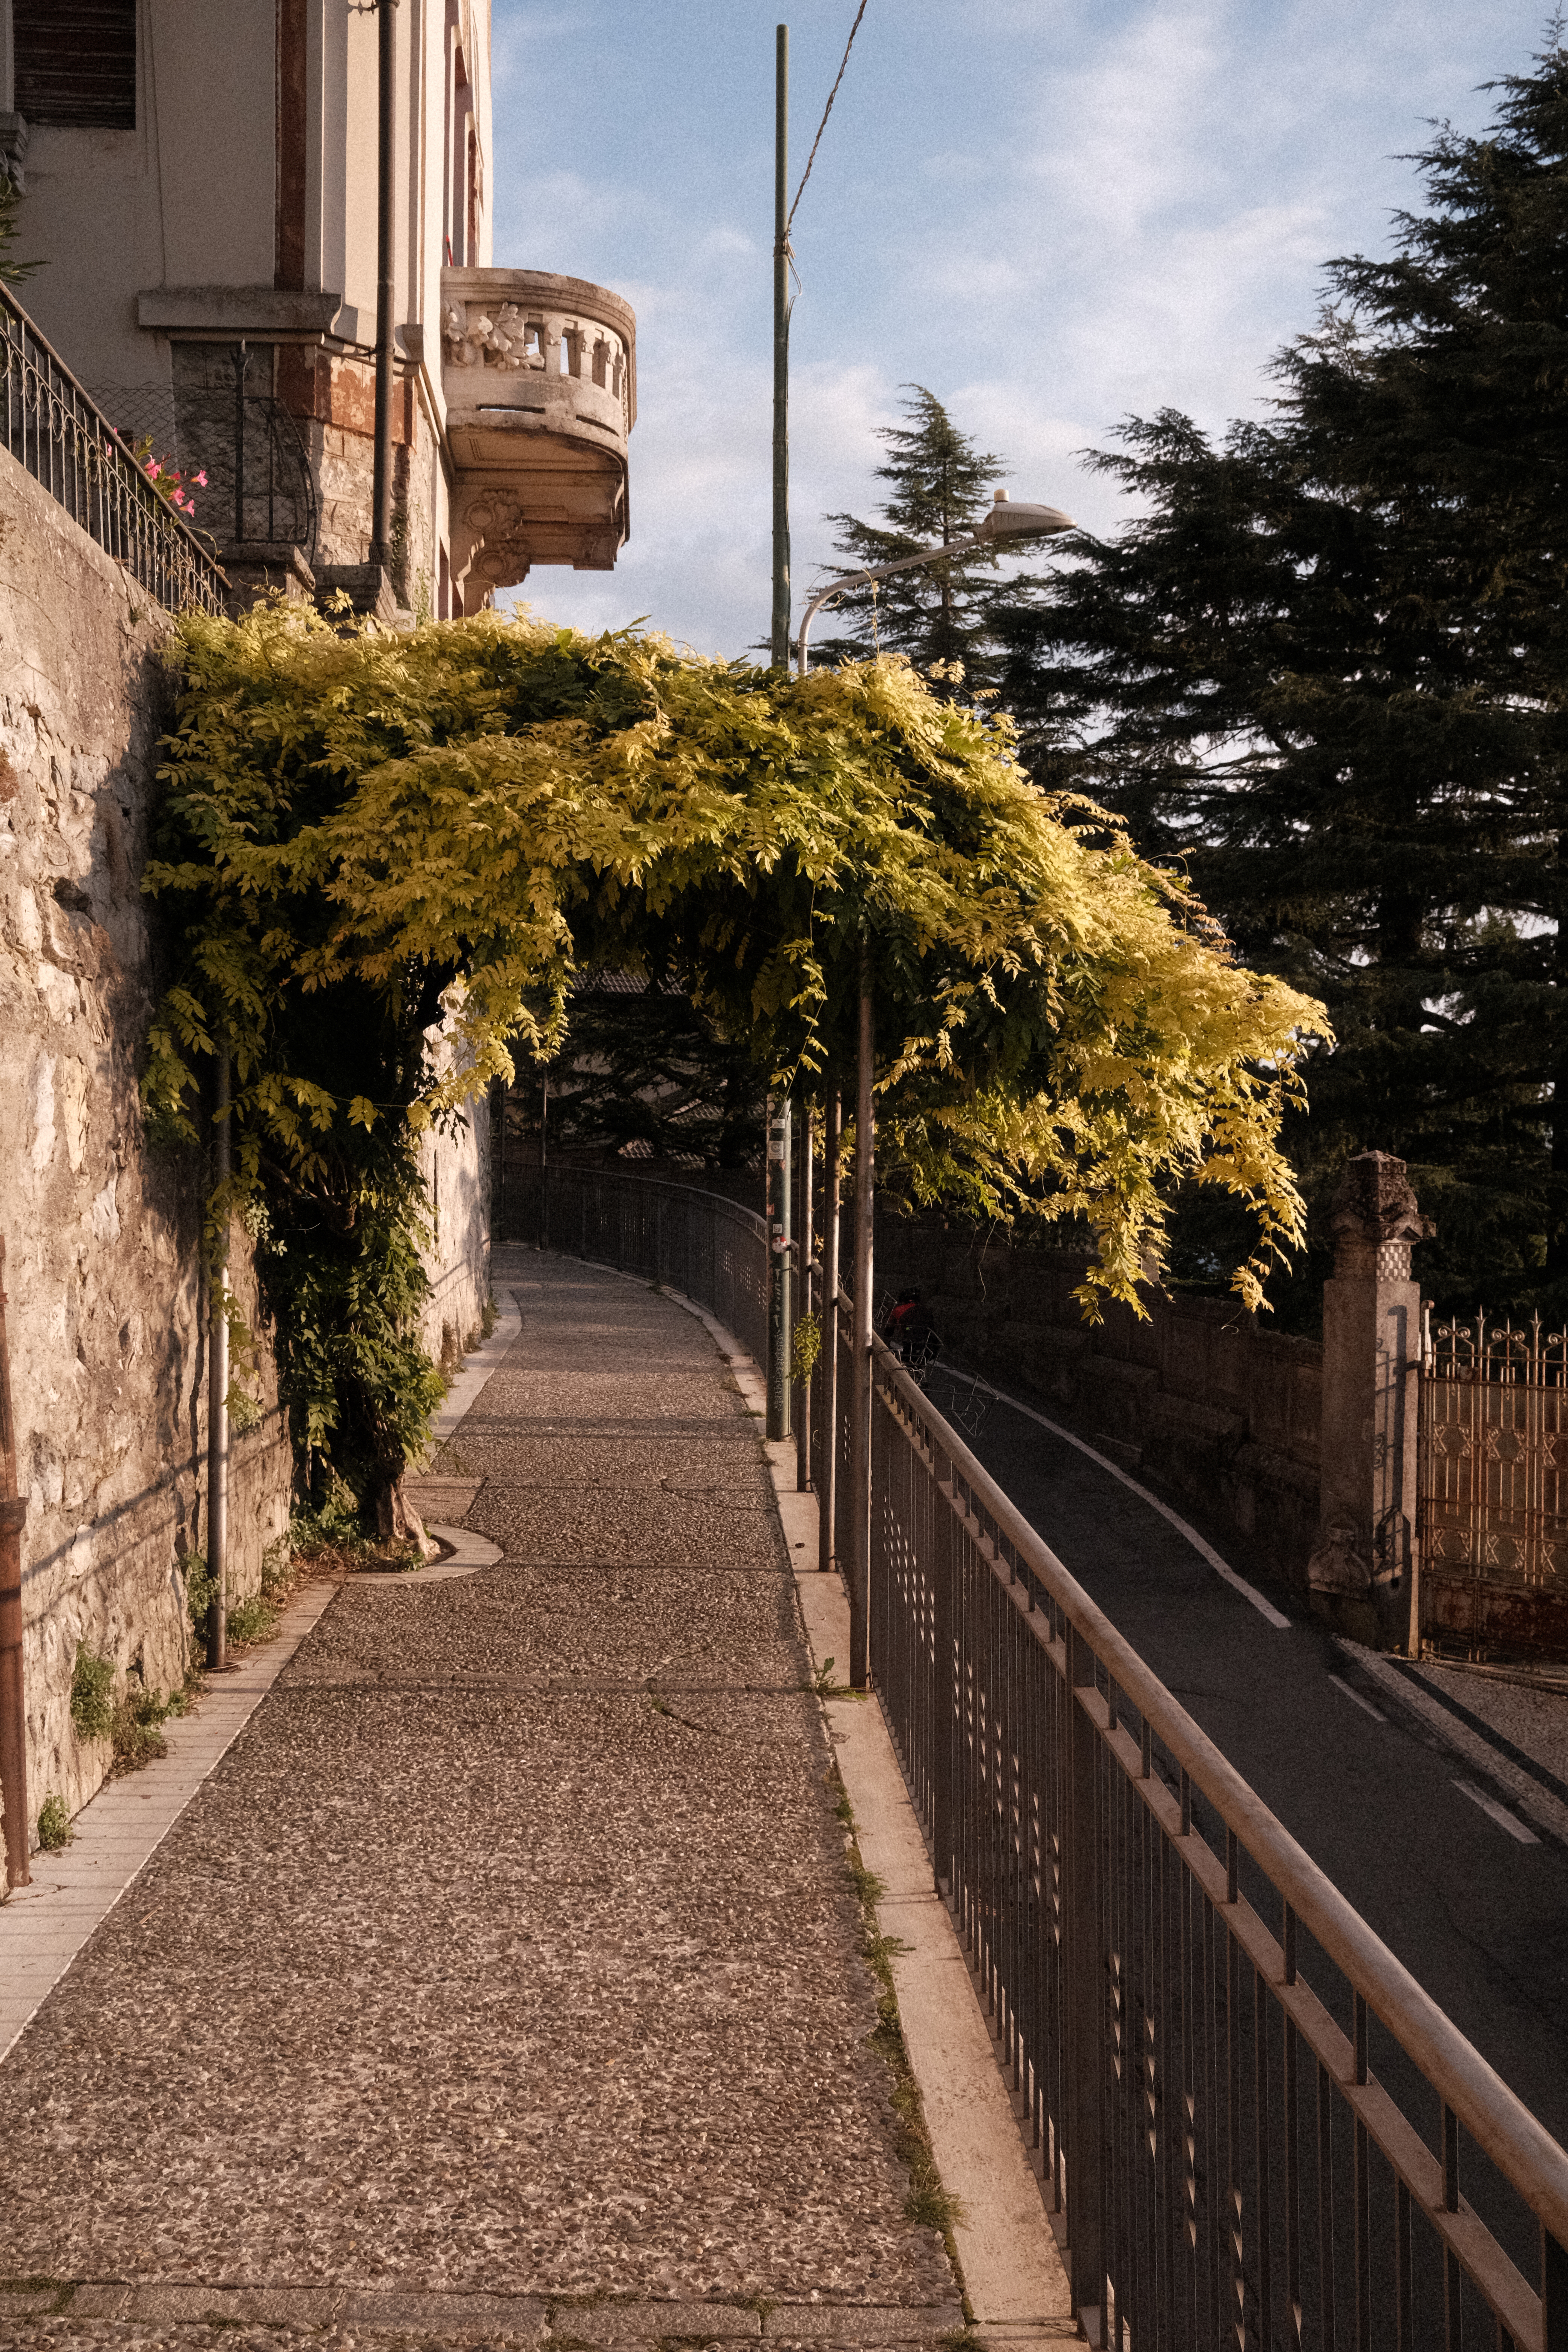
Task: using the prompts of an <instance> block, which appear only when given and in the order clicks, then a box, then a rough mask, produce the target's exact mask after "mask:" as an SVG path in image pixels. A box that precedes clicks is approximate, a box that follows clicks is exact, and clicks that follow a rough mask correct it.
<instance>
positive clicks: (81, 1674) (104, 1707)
mask: <svg viewBox="0 0 1568 2352" xmlns="http://www.w3.org/2000/svg"><path fill="white" fill-rule="evenodd" d="M71 1721H72V1723H74V1724H75V1726H76V1732H77V1738H79V1739H107V1738H109V1735H110V1730H111V1729H112V1727H113V1724H114V1661H113V1659H112V1658H106V1657H105V1656H104V1655H103V1654H102V1653H101V1652H100V1651H99V1650H89V1648H88V1646H87V1643H85V1642H79V1643H77V1645H76V1664H75V1665H74V1666H73V1667H72V1669H71Z"/></svg>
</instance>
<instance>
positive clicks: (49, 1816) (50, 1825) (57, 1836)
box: [38, 1796, 76, 1853]
mask: <svg viewBox="0 0 1568 2352" xmlns="http://www.w3.org/2000/svg"><path fill="white" fill-rule="evenodd" d="M75 1834H76V1832H75V1831H74V1830H73V1829H72V1828H71V1817H70V1815H69V1814H68V1812H67V1811H66V1804H65V1799H64V1798H63V1797H55V1796H48V1797H46V1798H45V1799H44V1801H43V1804H42V1806H41V1807H40V1809H39V1812H38V1843H39V1844H40V1845H41V1846H42V1847H43V1849H44V1852H45V1853H58V1852H59V1850H60V1848H61V1847H62V1846H66V1845H69V1843H70V1842H71V1839H72V1838H73V1837H74V1836H75Z"/></svg>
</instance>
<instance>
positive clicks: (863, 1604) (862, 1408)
mask: <svg viewBox="0 0 1568 2352" xmlns="http://www.w3.org/2000/svg"><path fill="white" fill-rule="evenodd" d="M875 1053H876V1033H875V1028H874V1024H873V1018H872V1007H871V950H870V948H869V946H868V945H866V946H863V947H862V948H861V950H860V1037H859V1050H858V1055H857V1061H856V1070H855V1302H854V1314H855V1319H854V1323H853V1325H852V1327H851V1328H852V1332H853V1339H854V1344H853V1348H852V1350H851V1357H850V1364H851V1370H850V1379H851V1381H852V1384H853V1385H852V1387H851V1389H850V1396H849V1412H850V1423H849V1426H850V1454H849V1492H850V1496H851V1505H850V1522H851V1528H850V1554H849V1684H850V1688H851V1689H852V1690H867V1689H868V1688H869V1687H870V1660H869V1654H868V1631H869V1628H868V1611H869V1604H870V1597H871V1271H872V1269H871V1220H872V1215H873V1211H874V1205H875V1189H874V1187H875V1178H874V1172H873V1171H874V1165H875V1159H876V1149H877V1145H876V1128H875V1124H874V1119H875V1113H874V1109H873V1105H872V1097H871V1079H872V1074H873V1066H874V1057H875Z"/></svg>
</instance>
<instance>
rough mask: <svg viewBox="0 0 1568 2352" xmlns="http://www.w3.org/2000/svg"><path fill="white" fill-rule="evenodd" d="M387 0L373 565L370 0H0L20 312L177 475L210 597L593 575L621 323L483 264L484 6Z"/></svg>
mask: <svg viewBox="0 0 1568 2352" xmlns="http://www.w3.org/2000/svg"><path fill="white" fill-rule="evenodd" d="M382 5H386V0H382ZM392 5H393V9H394V34H395V39H394V58H395V69H394V75H393V82H392V89H391V100H392V108H391V116H392V139H391V143H390V147H389V149H388V152H387V153H386V156H385V158H384V159H383V156H382V152H381V141H380V136H379V122H380V112H379V108H380V79H379V64H378V59H379V44H380V31H379V22H378V13H377V8H376V6H375V5H374V0H371V5H366V4H365V0H223V5H221V6H213V5H210V0H0V159H3V162H4V168H5V170H6V171H7V172H8V173H9V175H10V176H11V177H12V178H14V179H15V180H16V183H17V184H18V185H19V186H20V187H21V188H22V189H23V191H24V194H25V199H26V201H25V204H24V206H23V214H22V217H23V224H24V234H25V237H26V248H27V253H28V255H29V256H31V255H34V254H36V255H37V256H39V257H42V258H43V260H44V263H45V267H44V268H42V269H41V270H40V271H39V272H38V274H37V277H35V278H32V279H31V280H30V281H29V282H28V285H27V289H26V300H27V308H28V310H29V311H30V312H31V313H32V315H33V317H34V318H35V319H36V320H37V324H38V326H39V327H40V328H41V329H42V331H43V332H44V333H45V334H46V335H47V337H48V338H49V340H50V341H51V342H52V343H53V344H54V346H55V348H56V350H57V351H58V353H59V355H60V357H61V358H62V359H63V360H64V362H66V364H67V366H68V367H69V368H70V369H71V370H72V371H73V372H74V373H75V374H76V375H77V376H78V377H79V379H80V380H81V382H82V383H84V384H85V386H86V388H87V390H88V391H89V393H90V394H92V395H93V397H94V398H95V399H96V400H97V401H98V402H99V404H100V406H101V407H102V408H103V409H104V411H105V412H106V414H107V415H108V416H109V418H110V422H111V423H113V424H114V425H117V426H118V427H119V429H120V430H121V432H122V433H123V434H124V435H126V436H129V437H130V438H132V440H136V441H141V442H145V443H147V444H150V446H151V450H152V453H153V455H154V456H156V457H160V458H167V459H169V460H170V461H172V462H174V464H176V465H178V466H179V467H181V469H182V471H183V472H184V476H185V478H186V480H187V482H188V481H189V479H190V478H191V477H192V476H193V475H194V474H195V473H197V472H205V475H206V478H207V479H206V484H205V488H200V489H198V490H197V492H196V493H195V495H196V498H197V509H196V515H195V520H196V522H197V524H198V526H199V527H200V528H202V529H203V530H207V531H210V532H211V533H212V535H213V537H214V538H215V540H216V542H217V546H218V550H219V551H220V554H221V558H222V561H223V562H224V566H225V569H226V572H228V573H229V576H230V578H231V580H233V581H234V582H235V583H236V585H237V589H238V590H240V591H241V592H242V593H244V592H253V591H254V590H255V588H256V587H258V586H259V585H264V584H273V585H280V586H283V587H285V588H287V589H288V590H289V592H290V593H303V594H315V595H318V596H325V595H327V594H329V593H332V592H333V591H335V590H347V591H348V593H350V594H351V595H352V596H353V601H354V603H355V604H356V605H357V606H359V607H360V608H362V609H366V608H370V609H379V610H380V611H381V613H382V614H383V616H384V617H385V618H391V617H392V615H393V614H394V613H395V612H397V611H401V612H403V613H405V614H412V615H414V616H416V617H441V618H444V617H447V616H448V615H452V614H459V613H464V612H473V611H476V610H478V609H479V608H480V607H481V606H482V605H483V604H486V603H488V602H489V600H490V598H491V597H493V595H494V593H495V592H496V591H497V590H498V589H501V588H506V587H510V586H514V585H516V584H518V583H520V582H521V581H522V580H523V579H524V578H526V576H527V574H528V572H529V570H530V568H531V566H532V565H534V564H536V563H569V564H572V565H573V566H574V567H575V568H577V569H588V570H603V569H607V568H609V567H611V566H613V564H614V562H615V560H616V553H617V551H618V550H619V548H620V547H621V545H622V544H623V543H624V541H625V540H626V535H627V530H628V525H629V501H628V496H627V476H626V443H627V436H628V435H629V433H630V431H631V427H632V425H633V422H634V420H635V417H636V413H637V412H636V403H637V382H636V321H635V320H634V318H633V315H632V312H631V310H629V308H628V307H627V305H626V303H625V302H623V301H621V300H620V299H619V298H618V297H617V296H616V295H614V294H613V293H610V292H609V291H607V290H606V289H604V288H602V287H596V286H591V285H588V284H586V283H584V281H582V280H580V279H577V278H563V277H559V276H555V275H552V274H551V273H549V272H548V271H542V270H538V269H498V268H495V267H494V266H493V264H492V254H491V202H492V189H493V169H494V164H493V147H492V97H491V84H490V40H489V30H490V28H489V0H392ZM383 163H384V168H385V172H386V175H387V180H388V183H389V195H390V203H391V211H392V221H393V236H392V251H391V257H390V258H391V279H392V288H393V310H394V320H393V324H394V337H395V362H394V371H393V374H394V381H393V383H392V387H391V404H392V420H393V424H392V435H393V457H392V498H393V520H392V533H391V541H390V546H389V549H388V554H389V557H390V560H389V562H387V563H386V564H385V565H384V567H383V569H382V571H381V572H372V571H371V570H370V568H369V558H370V554H371V551H372V535H373V534H372V512H371V499H372V476H373V458H374V410H375V367H376V348H375V347H376V318H377V293H378V201H379V197H380V194H381V173H382V170H383ZM545 258H547V257H545Z"/></svg>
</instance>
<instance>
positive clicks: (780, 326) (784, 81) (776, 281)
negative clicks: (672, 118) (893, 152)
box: [772, 25, 790, 670]
mask: <svg viewBox="0 0 1568 2352" xmlns="http://www.w3.org/2000/svg"><path fill="white" fill-rule="evenodd" d="M789 612H790V579H789V26H787V25H781V26H779V28H778V47H777V51H776V55H775V64H774V90H773V632H772V635H773V667H774V668H775V669H782V670H787V669H788V667H789Z"/></svg>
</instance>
